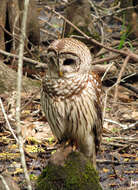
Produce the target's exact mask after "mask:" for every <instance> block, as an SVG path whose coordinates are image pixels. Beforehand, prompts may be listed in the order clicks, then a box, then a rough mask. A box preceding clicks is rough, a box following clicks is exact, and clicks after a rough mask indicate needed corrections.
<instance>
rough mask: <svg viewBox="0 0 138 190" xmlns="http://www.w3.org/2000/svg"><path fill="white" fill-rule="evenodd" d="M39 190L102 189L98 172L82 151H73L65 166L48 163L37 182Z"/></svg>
mask: <svg viewBox="0 0 138 190" xmlns="http://www.w3.org/2000/svg"><path fill="white" fill-rule="evenodd" d="M36 189H37V190H86V189H87V190H101V186H100V185H99V178H98V174H97V172H96V171H95V169H94V168H93V166H92V164H91V163H90V161H89V160H88V159H87V158H85V157H84V156H82V154H80V153H76V152H73V153H71V154H70V155H69V156H68V158H67V160H66V161H65V164H64V166H57V165H53V164H48V165H47V166H46V168H45V169H44V171H43V172H42V174H41V175H40V177H39V178H38V182H37V188H36Z"/></svg>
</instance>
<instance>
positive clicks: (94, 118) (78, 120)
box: [41, 38, 102, 166]
mask: <svg viewBox="0 0 138 190" xmlns="http://www.w3.org/2000/svg"><path fill="white" fill-rule="evenodd" d="M91 60H92V58H91V54H90V51H89V49H88V48H87V46H86V45H85V44H83V43H82V42H80V41H78V40H76V39H73V38H64V39H59V40H55V41H54V42H52V44H51V45H50V46H49V47H48V50H47V64H48V71H47V73H46V75H45V76H44V78H43V80H42V91H41V104H42V109H43V111H44V113H45V116H46V119H47V121H48V123H49V125H50V127H51V130H52V132H53V134H54V135H55V136H56V137H57V139H58V140H59V141H67V140H69V141H72V142H73V143H74V144H75V145H77V148H78V150H79V151H80V152H82V153H84V155H85V156H87V157H89V158H90V159H91V161H92V163H93V165H94V166H96V152H97V150H98V149H99V145H100V142H101V135H102V104H101V92H102V91H101V83H100V80H99V78H98V76H97V75H96V74H95V73H93V72H91Z"/></svg>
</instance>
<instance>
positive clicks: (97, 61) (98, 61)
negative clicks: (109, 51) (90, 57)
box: [92, 55, 120, 65]
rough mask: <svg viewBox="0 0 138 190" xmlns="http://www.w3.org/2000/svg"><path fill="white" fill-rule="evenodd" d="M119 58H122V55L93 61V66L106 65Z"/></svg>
mask: <svg viewBox="0 0 138 190" xmlns="http://www.w3.org/2000/svg"><path fill="white" fill-rule="evenodd" d="M119 56H120V55H113V56H110V57H106V58H103V59H99V60H96V61H93V62H92V65H96V64H98V63H104V62H107V61H110V60H113V59H116V58H117V57H119Z"/></svg>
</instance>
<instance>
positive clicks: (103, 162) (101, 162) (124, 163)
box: [96, 159, 138, 165]
mask: <svg viewBox="0 0 138 190" xmlns="http://www.w3.org/2000/svg"><path fill="white" fill-rule="evenodd" d="M96 162H97V163H99V164H117V165H121V164H123V165H128V164H138V161H132V162H118V161H112V160H101V159H96Z"/></svg>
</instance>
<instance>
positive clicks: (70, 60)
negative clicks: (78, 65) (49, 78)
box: [63, 59, 76, 65]
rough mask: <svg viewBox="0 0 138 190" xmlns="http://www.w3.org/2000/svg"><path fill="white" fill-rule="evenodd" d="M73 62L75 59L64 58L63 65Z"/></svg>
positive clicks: (72, 63)
mask: <svg viewBox="0 0 138 190" xmlns="http://www.w3.org/2000/svg"><path fill="white" fill-rule="evenodd" d="M75 62H76V61H75V60H74V59H65V60H64V62H63V65H74V64H75Z"/></svg>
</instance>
